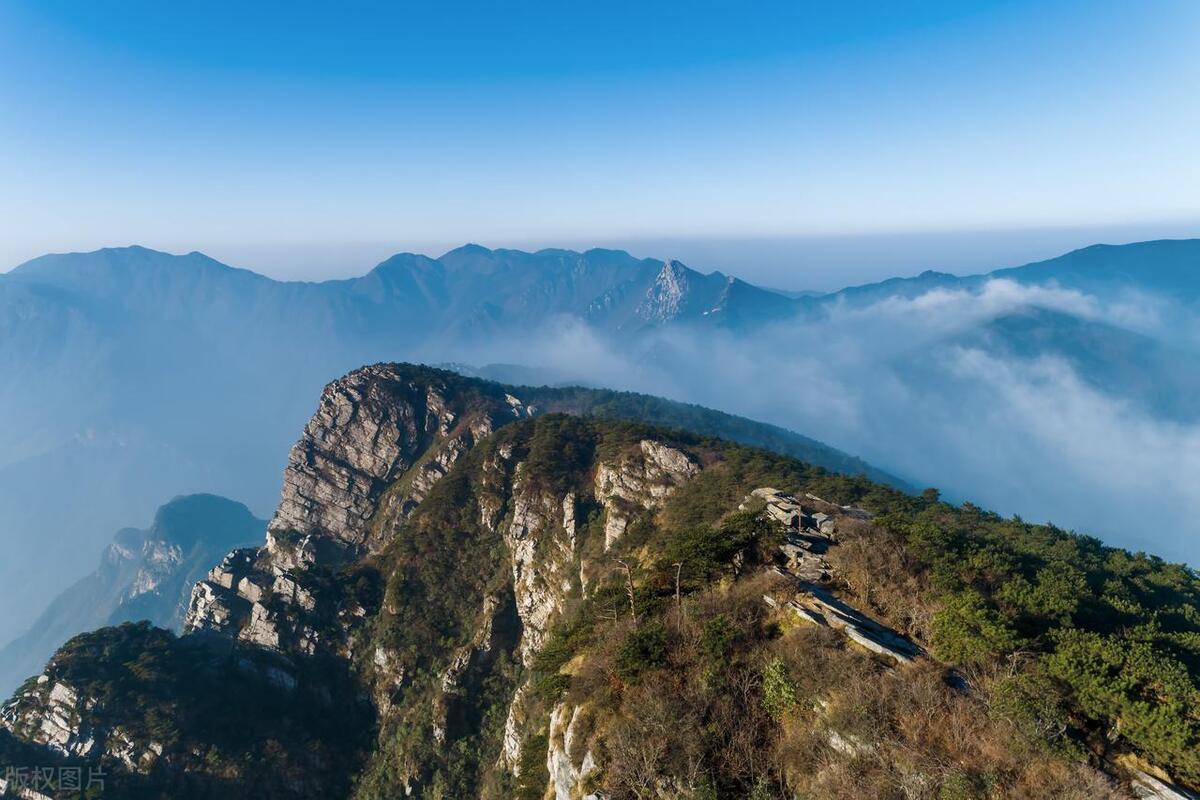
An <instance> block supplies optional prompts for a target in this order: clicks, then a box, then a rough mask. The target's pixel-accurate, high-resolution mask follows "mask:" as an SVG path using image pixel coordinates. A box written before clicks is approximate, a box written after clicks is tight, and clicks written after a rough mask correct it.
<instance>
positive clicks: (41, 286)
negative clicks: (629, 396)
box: [0, 240, 1200, 640]
mask: <svg viewBox="0 0 1200 800" xmlns="http://www.w3.org/2000/svg"><path fill="white" fill-rule="evenodd" d="M994 279H1005V280H1006V281H1009V282H1012V283H1013V284H1015V285H1018V286H1047V285H1053V286H1056V287H1058V288H1059V289H1062V290H1070V291H1076V292H1087V293H1090V294H1096V295H1099V296H1102V297H1103V298H1106V299H1116V298H1123V302H1126V303H1127V304H1129V305H1132V306H1133V307H1134V308H1135V309H1136V307H1137V306H1138V302H1139V301H1138V300H1137V298H1138V297H1140V296H1142V294H1144V293H1155V294H1156V296H1159V297H1165V298H1167V299H1169V301H1170V302H1171V303H1174V304H1178V305H1183V306H1186V305H1187V304H1188V303H1190V302H1191V301H1192V300H1193V299H1194V298H1196V297H1197V295H1198V293H1200V241H1197V240H1188V241H1160V242H1146V243H1141V244H1136V245H1125V246H1096V247H1090V248H1086V249H1084V250H1080V251H1076V252H1073V253H1070V254H1067V255H1065V256H1062V257H1060V258H1057V259H1051V260H1049V261H1045V262H1040V263H1038V264H1031V265H1027V266H1025V267H1020V268H1017V269H1011V270H1000V271H997V272H994V273H991V274H989V275H986V276H973V277H966V278H960V277H955V276H952V275H947V274H944V273H925V274H922V275H920V276H917V277H915V278H903V279H895V280H891V281H885V282H882V283H879V284H874V285H871V286H863V287H855V288H849V289H845V290H842V291H839V292H834V293H829V294H820V295H814V294H808V293H802V294H798V295H797V294H789V293H781V292H774V291H770V290H767V289H762V288H759V287H756V286H753V285H751V284H748V283H746V282H744V281H741V280H739V279H737V278H734V277H730V276H727V275H725V274H722V273H719V272H715V273H711V274H707V275H705V274H702V273H700V272H697V271H695V270H692V269H689V268H688V267H686V266H685V265H683V264H681V263H679V262H678V261H673V260H667V261H658V260H654V259H639V258H636V257H634V256H631V255H629V254H628V253H625V252H622V251H616V250H600V249H596V250H589V251H586V252H583V253H577V252H572V251H567V250H543V251H539V252H537V253H526V252H521V251H516V250H489V249H487V248H484V247H480V246H478V245H467V246H465V247H461V248H458V249H456V250H452V251H450V252H449V253H446V254H445V255H443V256H441V257H439V258H429V257H426V256H421V255H414V254H400V255H396V256H394V257H392V258H389V259H388V260H386V261H384V262H383V263H381V264H380V265H378V266H377V267H376V268H374V269H373V270H371V271H370V272H368V273H367V274H366V275H363V276H362V277H360V278H355V279H351V280H337V281H326V282H321V283H301V282H280V281H274V280H271V279H269V278H266V277H263V276H261V275H257V274H255V273H253V272H249V271H247V270H242V269H235V268H232V267H229V266H226V265H224V264H221V263H219V262H217V261H215V260H213V259H211V258H208V257H207V256H204V255H203V254H200V253H190V254H187V255H169V254H166V253H160V252H156V251H153V250H148V249H145V248H141V247H127V248H115V249H105V250H99V251H96V252H93V253H72V254H59V255H48V256H43V257H41V258H37V259H34V260H32V261H30V262H28V263H26V264H23V265H21V266H20V267H17V268H16V269H14V270H13V271H12V272H10V273H7V274H3V275H0V412H3V413H2V414H0V536H2V537H3V541H4V543H5V547H6V555H7V557H6V558H5V559H4V560H3V562H2V563H0V607H3V608H6V609H9V612H8V613H7V614H5V615H2V616H3V618H0V640H4V639H7V638H9V637H11V636H14V635H16V634H17V633H18V632H19V631H20V630H21V629H22V628H23V626H24V625H25V624H27V623H28V622H29V621H30V620H31V619H32V617H33V615H34V614H35V613H37V612H38V611H40V610H41V609H42V608H43V607H44V605H45V604H46V603H47V602H48V601H49V599H50V597H51V596H53V594H55V593H56V592H58V591H60V590H61V589H63V588H65V587H66V586H67V585H69V584H70V582H71V580H72V579H73V578H74V577H75V576H78V575H81V574H84V572H85V571H86V570H87V569H88V567H89V564H88V563H87V561H88V559H89V558H90V554H91V553H93V552H95V550H96V549H98V547H99V546H100V545H101V542H99V541H97V538H96V537H97V533H98V532H100V531H106V530H114V529H117V528H120V527H123V526H126V525H128V524H130V523H131V522H136V521H137V520H138V519H144V518H146V517H148V516H149V515H150V514H152V513H153V511H154V509H155V508H156V507H157V505H158V504H159V503H160V502H161V499H162V498H163V497H170V496H173V495H175V494H182V493H193V492H208V493H213V494H217V495H223V496H230V497H238V498H240V499H243V500H244V501H245V502H247V503H248V505H249V507H250V508H251V509H252V510H253V511H254V512H255V513H258V514H259V515H265V514H266V513H267V511H268V510H269V509H270V508H271V507H272V506H273V505H274V502H275V499H276V497H277V496H278V489H279V486H278V482H277V481H278V478H277V476H278V474H279V470H280V467H281V465H282V464H283V462H284V460H285V457H286V453H287V448H288V446H289V444H290V443H291V440H292V437H293V436H294V433H295V431H296V430H297V429H298V427H299V426H300V425H301V424H302V423H303V421H304V420H305V419H306V418H307V417H308V415H309V414H310V413H311V411H312V408H311V402H312V400H311V398H313V397H315V396H317V394H319V390H320V387H321V386H322V385H324V384H325V383H326V382H327V381H328V380H330V379H332V378H334V377H336V376H338V375H340V374H343V373H345V372H347V371H349V370H351V369H354V368H356V367H358V366H360V365H362V364H364V363H373V362H378V361H385V360H387V361H391V360H402V359H406V360H415V361H424V362H432V363H440V362H446V361H467V362H469V363H473V364H479V363H486V362H487V361H493V360H497V361H498V360H504V361H506V362H510V363H515V364H523V365H526V366H528V367H530V368H532V369H531V370H530V371H529V372H528V373H527V375H528V378H527V381H521V382H530V383H541V382H545V383H555V384H563V383H569V382H576V381H578V382H583V383H587V384H590V385H617V386H620V387H623V388H628V387H638V388H641V389H648V390H652V391H653V393H654V394H663V395H669V396H671V397H673V398H675V399H680V400H689V401H693V402H700V403H702V404H704V405H706V406H710V407H711V406H720V407H724V408H727V409H728V410H731V411H735V412H738V413H740V414H742V415H744V416H751V417H760V418H766V417H769V418H770V420H771V421H772V422H775V423H777V424H778V423H782V424H781V425H778V429H779V430H782V429H783V428H790V429H799V430H803V431H804V432H806V433H808V434H810V435H811V436H813V437H814V438H815V439H820V440H824V441H828V442H830V444H832V445H834V446H836V447H839V448H840V450H835V449H834V447H826V448H824V450H823V451H822V452H824V453H825V455H826V456H828V457H829V459H830V460H827V461H826V462H825V463H826V464H827V465H829V466H831V467H833V468H849V469H863V470H870V471H871V474H872V475H873V477H876V478H879V477H881V476H884V475H886V474H890V475H897V474H899V475H901V478H903V479H904V480H905V481H907V483H909V484H916V483H938V484H939V485H942V486H943V488H948V489H950V490H952V491H959V492H960V493H961V492H966V491H968V490H971V494H972V495H974V496H976V497H980V498H981V499H983V500H984V501H991V502H993V503H996V504H998V505H1004V503H1003V502H1001V500H1000V499H997V498H996V497H995V496H989V495H988V492H987V488H988V484H989V481H990V477H988V476H987V473H986V469H985V467H983V466H981V467H980V473H979V475H968V474H965V471H964V470H961V469H958V468H956V467H954V466H944V465H941V464H939V463H938V462H937V461H936V460H935V459H934V458H933V455H931V454H934V453H936V452H938V450H939V448H938V446H937V445H936V444H935V443H933V442H931V441H929V440H928V434H927V433H924V432H923V433H906V431H905V428H906V426H907V423H906V422H903V421H890V420H887V421H886V434H887V435H886V436H884V435H881V434H880V432H879V430H878V429H870V428H867V427H864V428H863V429H862V431H863V432H862V433H861V434H859V433H857V432H856V431H857V430H858V428H855V427H854V426H855V425H857V424H859V422H858V421H860V420H861V419H862V418H863V416H864V415H867V416H870V415H872V414H874V413H876V411H879V410H881V409H883V408H885V407H887V406H889V405H892V404H893V403H892V401H891V400H888V401H883V400H881V401H880V402H879V403H878V405H877V406H875V407H873V404H872V403H871V402H870V392H871V391H873V389H872V386H874V385H875V383H873V381H874V382H877V383H878V385H879V387H880V389H881V390H883V389H885V388H888V387H889V386H891V384H894V383H896V381H897V380H899V381H905V380H910V379H911V380H913V381H915V380H916V378H917V377H918V376H919V377H920V378H921V381H920V383H919V384H918V385H916V386H915V388H914V386H907V385H906V387H907V388H906V389H905V391H907V392H908V395H907V396H908V397H911V398H914V399H913V400H912V402H914V403H919V402H920V398H919V397H918V396H917V395H916V394H915V393H916V392H925V391H928V392H932V393H933V394H934V396H936V397H938V398H939V399H940V400H941V401H944V402H954V401H953V399H952V398H953V395H952V394H951V393H949V390H948V389H946V390H945V391H943V389H944V386H945V381H946V377H945V376H944V375H942V374H940V373H938V372H937V371H936V370H934V369H932V368H931V365H930V359H929V358H928V353H929V352H931V351H932V350H933V349H937V348H942V349H945V348H980V349H982V350H984V351H986V352H988V353H991V354H994V355H996V357H998V358H1000V357H1002V358H1014V359H1020V358H1030V357H1034V356H1042V355H1047V354H1048V355H1051V356H1053V357H1055V358H1059V359H1061V360H1063V361H1064V362H1066V363H1069V364H1072V365H1074V368H1076V369H1077V370H1078V372H1079V374H1080V375H1081V376H1082V378H1083V379H1084V380H1085V381H1088V382H1090V384H1091V385H1093V386H1095V387H1096V389H1097V391H1102V392H1104V393H1106V394H1111V395H1112V396H1113V397H1115V398H1117V399H1118V400H1119V401H1120V402H1122V403H1127V404H1129V405H1130V407H1133V408H1141V409H1144V410H1145V411H1146V412H1147V413H1153V414H1156V415H1158V414H1161V415H1163V416H1165V417H1166V418H1169V419H1171V420H1175V421H1177V422H1180V423H1189V422H1191V421H1194V420H1196V419H1198V418H1200V394H1198V391H1197V389H1198V386H1197V384H1198V381H1197V379H1195V378H1194V377H1193V376H1195V375H1200V370H1196V369H1194V367H1195V366H1196V355H1195V354H1194V351H1193V349H1191V345H1190V342H1188V341H1187V340H1186V339H1185V337H1183V336H1182V335H1180V336H1179V337H1177V338H1174V339H1164V338H1163V337H1161V336H1156V335H1152V334H1150V333H1147V332H1146V331H1143V330H1141V329H1138V328H1137V326H1131V325H1128V324H1126V323H1125V322H1124V321H1122V320H1111V319H1106V318H1104V317H1103V315H1097V314H1091V313H1076V312H1074V311H1072V310H1071V309H1070V308H1066V309H1064V308H1063V307H1061V305H1060V306H1047V305H1039V304H1038V303H1037V302H1035V301H1030V302H1029V303H1026V304H1025V305H1023V306H1021V307H1020V308H1016V309H1014V308H1013V307H1011V305H1010V306H1006V307H1005V308H1003V309H1000V310H998V311H997V312H996V313H995V314H993V315H990V316H986V317H982V318H979V319H974V320H972V321H971V322H970V323H969V324H964V325H962V326H958V327H954V328H952V329H947V330H945V331H944V332H939V333H938V335H937V337H936V338H934V339H932V340H921V341H915V340H914V341H912V342H909V341H907V340H905V338H904V337H903V336H897V335H886V334H885V338H886V340H887V344H888V347H887V349H886V350H887V354H886V361H881V362H879V364H869V365H867V366H865V367H864V366H857V365H856V364H857V362H854V361H853V360H847V358H846V356H845V353H844V352H843V351H842V350H838V349H837V348H835V347H829V348H826V347H825V345H824V344H823V342H822V340H821V338H820V335H821V330H822V328H823V326H826V325H828V324H831V323H830V321H831V320H835V319H837V315H839V314H843V313H844V312H846V311H847V310H851V311H863V313H867V314H869V313H870V309H871V308H873V307H876V306H878V305H879V304H884V305H886V304H889V303H892V304H894V303H898V302H902V301H904V300H911V299H914V298H920V297H922V296H928V295H929V294H930V293H931V292H949V293H954V292H964V293H970V292H979V291H981V289H982V287H984V286H986V285H988V282H989V281H991V280H994ZM918 313H921V312H918ZM939 313H941V312H939V311H937V310H931V311H929V312H928V315H929V316H930V318H932V317H935V316H936V315H938V314H939ZM560 324H561V326H566V329H567V330H569V331H578V330H582V331H585V332H586V335H587V336H588V337H590V338H589V339H588V340H587V342H585V345H586V346H593V345H594V346H596V347H602V348H603V352H601V353H598V354H589V352H588V351H587V350H586V346H584V347H581V353H580V355H579V356H578V357H569V358H567V359H566V360H565V361H563V362H560V363H547V362H545V361H543V360H541V359H540V357H539V356H538V355H537V348H538V347H542V346H545V345H547V344H556V345H557V344H561V345H562V346H563V347H566V346H568V345H569V344H570V343H571V340H570V338H569V336H568V334H564V333H561V328H556V327H555V326H556V325H560ZM796 325H803V326H806V328H807V329H808V330H809V331H810V333H809V334H807V336H808V338H807V339H805V340H804V341H803V342H801V341H799V340H796V339H793V338H791V337H790V334H789V333H788V332H789V331H790V330H791V329H792V326H796ZM813 331H815V333H813ZM595 343H599V344H595ZM718 347H724V348H726V350H723V351H720V353H722V355H718V354H717V353H718V351H717V350H715V349H714V348H718ZM730 347H733V348H736V349H737V352H738V353H739V354H741V356H742V357H744V359H745V362H746V364H745V366H743V368H742V369H740V370H736V369H733V368H731V367H728V364H729V362H730V359H728V358H726V357H725V355H727V354H728V348H730ZM593 355H594V357H593ZM606 359H607V361H606ZM799 361H804V363H805V364H806V365H808V364H809V363H810V362H811V364H814V365H816V366H805V367H804V368H803V369H801V368H800V367H798V366H796V364H797V363H798V362H799ZM598 364H608V366H607V368H605V369H601V368H600V367H599V366H598ZM877 367H879V368H880V369H883V368H886V370H887V373H888V375H892V378H886V376H885V375H884V373H883V372H881V373H880V376H879V377H875V376H874V375H873V371H874V370H875V369H876V368H877ZM723 370H724V371H723ZM1148 370H1153V371H1154V374H1153V377H1148ZM854 372H858V373H859V375H857V376H854V375H851V373H854ZM895 376H899V377H898V378H896V377H895ZM850 378H853V379H854V380H857V381H859V382H860V383H861V386H863V387H865V388H863V389H862V391H863V392H864V394H865V397H863V398H859V400H858V401H851V400H850V399H849V398H843V397H842V395H841V393H842V391H843V388H844V381H845V380H848V379H850ZM885 378H886V379H885ZM1160 379H1161V380H1160ZM954 380H956V381H961V380H963V379H962V378H961V376H957V375H956V376H954ZM838 381H841V382H842V383H838ZM983 397H984V400H982V401H981V400H979V398H978V397H976V396H975V395H972V396H971V399H970V401H969V404H968V405H967V406H966V407H970V406H974V405H978V403H979V402H986V395H983ZM963 402H964V403H968V401H967V400H964V401H963ZM793 408H795V409H797V413H795V414H793V413H792V411H791V409H793ZM804 409H808V410H807V411H804ZM801 412H803V413H801ZM904 413H909V412H904ZM839 415H840V416H844V417H845V419H844V420H842V421H840V422H837V423H836V424H835V417H836V418H840V416H839ZM747 424H749V423H747ZM880 424H882V423H880ZM914 430H915V429H914ZM784 433H787V432H786V431H784ZM789 435H792V434H789ZM960 438H962V437H960ZM810 441H811V440H810ZM964 441H965V439H964ZM814 444H815V443H814ZM981 445H982V446H983V447H984V448H985V449H986V448H987V443H986V441H984V442H981ZM845 450H851V451H854V452H858V453H860V454H862V455H863V456H865V457H866V458H867V460H868V461H870V462H871V463H872V464H874V467H867V465H866V464H865V463H864V462H862V461H856V460H854V459H852V458H851V457H849V456H847V455H846V454H845V452H844V451H845ZM835 454H836V455H835ZM876 468H878V469H876ZM884 470H886V471H887V472H886V473H885V472H884ZM1012 472H1013V471H1012V470H1009V474H1008V475H1006V476H1005V479H1006V481H1008V482H1012V481H1014V480H1016V479H1017V478H1018V477H1020V476H1015V477H1014V475H1013V474H1012ZM993 477H994V476H993ZM892 480H893V482H902V481H901V480H900V479H892ZM1035 482H1036V481H1035ZM1020 490H1021V487H1019V486H1018V487H1017V489H1014V490H1013V492H1016V493H1017V495H1018V496H1019V491H1020ZM1018 499H1019V497H1018ZM1028 505H1029V506H1031V507H1032V509H1031V511H1030V513H1041V512H1042V511H1043V505H1044V503H1043V504H1039V503H1035V502H1032V501H1030V502H1029V503H1028ZM1076 505H1078V504H1076ZM1054 515H1055V518H1056V519H1059V520H1065V519H1067V518H1068V517H1069V516H1070V510H1069V509H1068V510H1067V511H1065V512H1064V513H1063V514H1062V515H1060V514H1059V513H1058V512H1054ZM1082 522H1084V523H1086V522H1088V520H1086V519H1084V520H1082ZM1168 554H1169V555H1175V556H1176V557H1182V556H1181V554H1180V553H1179V551H1169V550H1168Z"/></svg>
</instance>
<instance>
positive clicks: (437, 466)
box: [185, 364, 533, 653]
mask: <svg viewBox="0 0 1200 800" xmlns="http://www.w3.org/2000/svg"><path fill="white" fill-rule="evenodd" d="M453 380H454V376H451V375H448V374H446V373H437V377H436V378H432V379H431V378H429V376H426V377H425V378H424V379H422V380H417V379H415V378H414V376H413V374H412V372H411V370H409V369H406V368H404V367H403V366H400V365H395V364H382V365H376V366H371V367H364V368H362V369H360V370H356V371H355V372H353V373H350V374H349V375H347V376H346V377H344V378H342V379H341V380H338V381H335V382H333V383H331V384H329V385H328V386H327V387H326V388H325V391H324V392H323V393H322V395H321V399H320V403H319V406H318V408H317V411H316V413H315V414H314V415H313V417H312V419H311V420H309V422H308V424H307V425H306V426H305V429H304V435H303V436H302V437H301V438H300V441H298V442H297V443H296V445H295V446H294V447H293V448H292V451H291V454H290V456H289V459H288V465H287V468H286V469H285V471H284V485H283V493H282V497H281V499H280V503H279V508H278V510H277V511H276V513H275V516H274V517H273V518H272V520H271V522H270V524H269V526H268V530H267V541H266V545H265V546H264V547H261V548H258V549H257V550H242V551H237V552H235V553H231V554H230V555H229V556H228V557H227V558H226V560H225V561H224V562H223V563H222V565H221V566H219V567H217V568H216V569H214V570H213V571H212V572H211V573H210V574H209V576H208V578H207V579H206V580H204V581H201V582H200V583H198V584H197V585H196V587H195V590H194V591H193V594H192V598H191V602H190V604H189V608H188V613H187V618H186V622H185V629H186V630H188V631H207V632H212V633H221V634H226V635H232V636H235V637H237V638H239V639H241V640H243V641H246V642H251V643H255V644H259V645H262V646H264V647H269V648H280V649H285V650H286V649H294V650H296V651H298V652H302V653H313V652H316V650H317V649H318V648H319V646H320V644H321V640H320V636H319V634H318V632H317V631H316V629H315V627H314V626H313V625H311V624H310V623H309V621H308V617H310V616H312V615H313V613H314V612H316V611H317V605H318V602H319V601H318V590H317V587H316V586H315V581H314V580H313V579H312V578H311V577H309V576H308V574H307V573H308V571H309V570H310V569H311V568H312V567H313V566H315V565H318V564H319V565H322V566H324V567H328V566H333V565H336V564H339V563H344V562H346V561H349V560H352V559H355V558H358V557H360V556H362V555H364V554H366V553H369V552H371V551H373V550H376V549H378V548H379V547H381V546H383V545H384V544H385V540H384V538H383V536H382V534H381V532H380V530H379V526H378V525H377V524H376V521H377V520H378V519H379V518H380V517H381V516H388V515H391V516H395V515H400V516H403V515H406V514H408V513H410V512H411V511H412V509H413V508H415V507H416V506H417V504H419V503H420V502H421V500H423V499H424V498H425V497H426V496H427V495H428V493H429V491H430V489H431V488H432V487H433V485H434V484H435V483H436V482H437V481H438V480H440V479H441V478H442V477H443V476H445V475H446V473H447V472H449V470H450V469H451V468H452V467H453V466H454V464H455V463H456V462H457V461H458V460H459V459H460V458H462V456H463V455H465V454H466V453H467V452H469V451H470V449H471V448H472V447H473V446H474V444H475V443H476V442H478V441H479V440H481V439H483V438H485V437H486V436H488V435H490V434H491V433H492V431H493V430H494V429H495V427H496V426H497V425H498V424H503V423H504V422H509V421H512V420H513V419H515V418H518V417H520V416H524V415H528V414H531V413H533V409H532V408H529V407H526V406H524V405H522V404H521V403H520V401H518V400H517V399H516V398H514V397H513V396H512V395H511V394H507V393H505V392H502V391H500V389H499V388H498V387H497V388H495V389H494V390H491V391H489V390H488V389H487V387H484V388H480V387H479V385H477V384H472V385H471V388H470V390H467V391H460V390H459V387H451V386H450V382H452V381H453Z"/></svg>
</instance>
